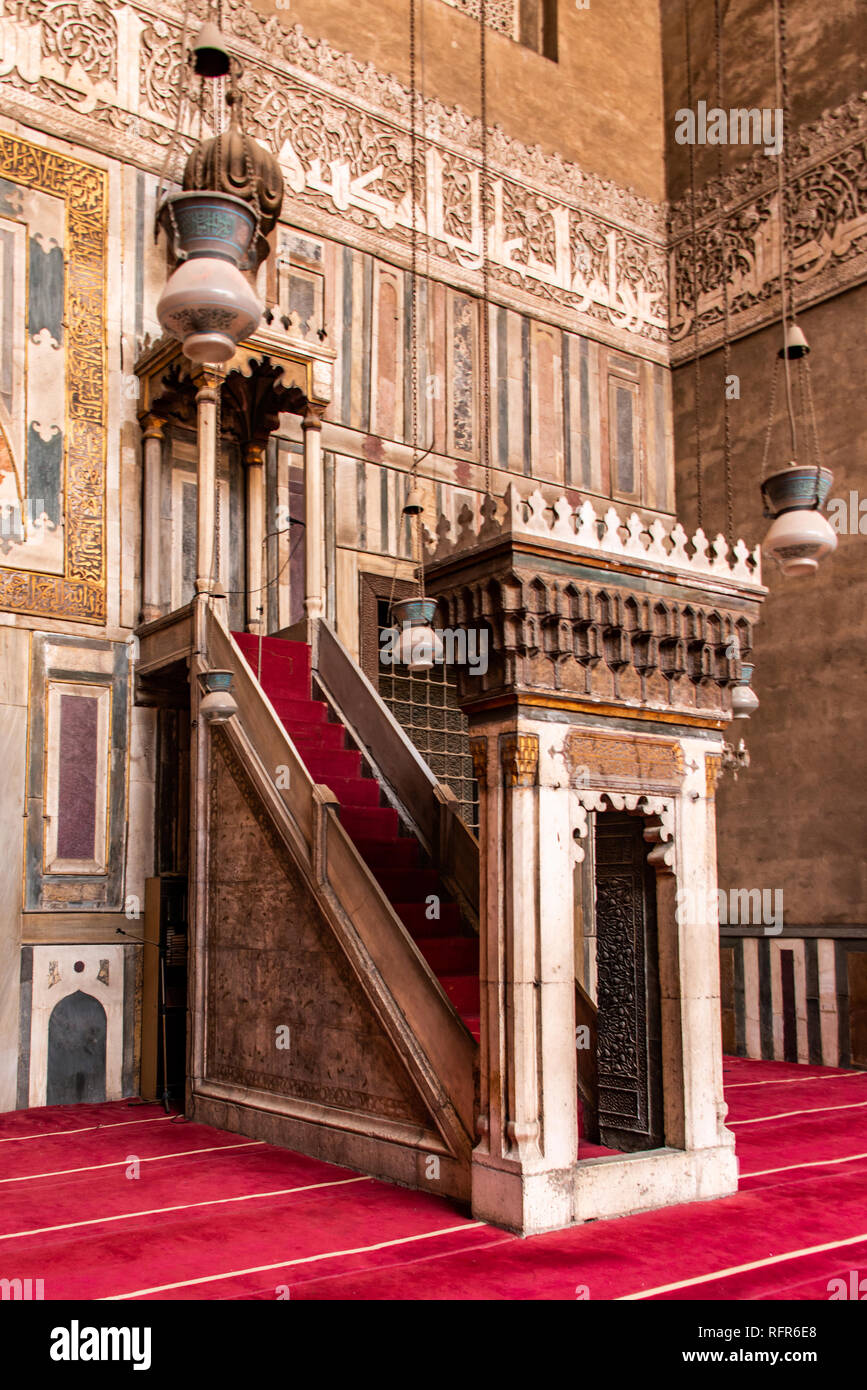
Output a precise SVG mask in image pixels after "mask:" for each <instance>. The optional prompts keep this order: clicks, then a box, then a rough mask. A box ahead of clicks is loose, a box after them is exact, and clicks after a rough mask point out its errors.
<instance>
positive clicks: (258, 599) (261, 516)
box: [245, 442, 267, 633]
mask: <svg viewBox="0 0 867 1390" xmlns="http://www.w3.org/2000/svg"><path fill="white" fill-rule="evenodd" d="M266 448H267V444H266V443H262V442H255V443H252V444H248V445H247V450H246V458H245V464H246V482H247V631H248V632H255V633H259V632H264V631H265V591H264V589H263V587H262V585H263V583H264V579H263V566H262V559H263V552H264V540H265V450H266Z"/></svg>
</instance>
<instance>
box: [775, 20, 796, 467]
mask: <svg viewBox="0 0 867 1390" xmlns="http://www.w3.org/2000/svg"><path fill="white" fill-rule="evenodd" d="M774 66H775V68H776V80H777V101H778V103H779V106H780V109H781V110H782V113H783V143H782V147H781V149H780V153H779V154H778V155H777V159H778V161H779V162H778V164H777V196H778V200H779V205H780V211H779V217H780V233H779V243H780V317H781V318H782V326H783V369H784V375H785V380H786V407H787V410H788V414H789V433H790V436H791V441H792V459H793V461H794V460H795V459H797V457H798V431H797V427H796V425H795V409H794V405H793V402H792V374H791V368H790V366H789V347H788V333H787V329H788V319H789V301H791V312H792V317H793V318H794V294H793V293H792V294H791V295H790V294H789V291H790V290H792V291H794V285H793V282H792V281H791V279H790V277H791V274H792V250H791V245H790V242H789V199H788V181H789V178H788V150H787V146H788V139H789V77H788V64H787V61H786V5H785V0H774Z"/></svg>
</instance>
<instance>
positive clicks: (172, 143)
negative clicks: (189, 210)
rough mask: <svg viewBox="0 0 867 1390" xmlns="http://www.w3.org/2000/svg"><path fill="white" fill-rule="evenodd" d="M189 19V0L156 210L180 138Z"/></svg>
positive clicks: (158, 184) (186, 7) (182, 30)
mask: <svg viewBox="0 0 867 1390" xmlns="http://www.w3.org/2000/svg"><path fill="white" fill-rule="evenodd" d="M189 19H190V0H184V12H183V18H182V20H181V46H180V53H179V55H178V104H177V109H176V110H175V124H174V129H173V130H172V133H171V136H170V137H169V143H168V144H167V145H166V153H165V158H164V159H163V167H162V169H161V170H160V177H159V182H158V183H157V208H159V205H160V203H161V201H162V197H163V190H164V188H165V183H166V175H167V174H168V171H169V163H170V162H171V158H172V155H173V153H174V151H175V149H176V147H177V145H178V142H179V141H180V137H181V116H182V115H183V110H184V105H185V102H186V93H185V91H184V72H185V71H186V66H187V26H188V24H189ZM172 230H173V231H176V228H174V227H173V229H172ZM157 233H158V227H157V228H155V231H154V239H156V235H157ZM176 241H177V238H176Z"/></svg>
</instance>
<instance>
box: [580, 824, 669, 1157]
mask: <svg viewBox="0 0 867 1390" xmlns="http://www.w3.org/2000/svg"><path fill="white" fill-rule="evenodd" d="M642 830H643V826H642V821H641V819H640V818H639V817H636V816H630V815H618V814H616V813H610V812H609V813H606V814H604V815H600V816H597V819H596V953H597V958H596V963H597V972H598V980H599V995H598V1000H597V1003H598V1006H599V1014H598V1035H597V1036H598V1041H597V1069H598V1095H599V1100H598V1109H599V1133H600V1138H601V1142H602V1143H603V1144H605V1145H608V1146H609V1147H611V1148H617V1149H621V1150H624V1151H626V1152H631V1151H632V1150H636V1149H653V1148H658V1147H659V1145H660V1144H661V1143H662V1142H663V1135H662V1049H661V1025H660V1013H659V978H658V966H657V939H656V938H657V934H656V913H655V907H654V900H655V884H654V874H653V870H652V869H650V868H649V866H648V863H647V858H646V853H645V844H644V838H643V834H642Z"/></svg>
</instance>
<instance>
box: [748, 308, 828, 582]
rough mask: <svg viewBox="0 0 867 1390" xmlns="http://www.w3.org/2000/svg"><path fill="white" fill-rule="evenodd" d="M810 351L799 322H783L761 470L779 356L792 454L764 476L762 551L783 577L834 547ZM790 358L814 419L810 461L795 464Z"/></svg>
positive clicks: (807, 569) (812, 567) (807, 567)
mask: <svg viewBox="0 0 867 1390" xmlns="http://www.w3.org/2000/svg"><path fill="white" fill-rule="evenodd" d="M809 351H810V348H809V345H808V343H807V340H806V338H805V337H804V334H803V332H802V331H801V329H800V328H799V327H798V325H797V324H796V323H789V324H787V326H786V330H785V346H784V347H782V348H781V349H780V351H779V352H778V354H777V359H778V360H777V364H776V365H775V367H774V381H773V386H772V389H771V405H770V410H769V414H768V424H767V430H766V436H765V456H764V459H763V463H762V472H763V473H764V472H765V467H766V464H767V456H768V448H769V444H770V437H771V431H772V428H773V415H774V402H775V398H776V387H777V377H778V373H779V362H780V361H782V362H783V370H784V372H785V375H786V395H787V402H788V413H789V427H790V433H791V443H792V459H791V461H790V463H788V464H787V466H786V467H785V468H781V469H778V470H777V471H776V472H774V473H770V474H767V475H766V476H764V477H763V479H762V483H761V492H762V499H763V501H764V504H765V516H768V517H771V518H772V520H771V525H770V527H769V529H768V533H767V535H766V536H765V539H764V542H763V544H762V552H763V553H764V554H765V555H772V556H773V558H774V559H775V560H776V561H777V563H778V565H779V566H780V569H781V570H782V572H783V574H784V575H786V576H787V577H795V576H798V575H806V574H814V573H815V571H816V570H817V569H818V567H819V561H820V560H823V559H824V558H825V556H826V555H830V554H831V553H832V551H834V550H835V549H836V548H837V537H836V535H835V533H834V530H833V528H832V527H831V524H830V522H829V521H828V519H827V517H825V516H824V515H823V513H822V508H823V507H824V505H825V502H826V500H827V497H828V493H829V491H830V488H831V483H832V481H833V474H832V473H831V470H830V469H829V468H823V467H822V464H821V461H820V458H819V441H818V433H817V430H816V413H815V409H814V406H813V394H812V387H811V385H810V374H809V368H808V366H807V356H808V354H809ZM792 362H796V363H798V367H797V371H798V374H799V385H800V393H801V399H802V401H803V402H804V403H805V407H807V406H808V407H809V414H810V419H811V423H812V434H813V453H814V462H813V463H811V464H799V463H798V461H797V435H796V428H795V413H794V407H793V404H792V390H791V381H790V379H789V376H790V370H791V369H790V363H792Z"/></svg>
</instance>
